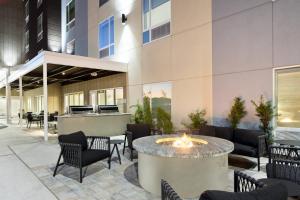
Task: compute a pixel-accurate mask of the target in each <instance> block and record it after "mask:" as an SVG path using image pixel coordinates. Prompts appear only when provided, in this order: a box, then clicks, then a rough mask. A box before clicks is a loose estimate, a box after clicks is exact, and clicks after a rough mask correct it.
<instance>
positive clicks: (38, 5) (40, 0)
mask: <svg viewBox="0 0 300 200" xmlns="http://www.w3.org/2000/svg"><path fill="white" fill-rule="evenodd" d="M42 4H43V0H37V8H39V7H40V6H41V5H42Z"/></svg>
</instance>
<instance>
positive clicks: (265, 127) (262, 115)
mask: <svg viewBox="0 0 300 200" xmlns="http://www.w3.org/2000/svg"><path fill="white" fill-rule="evenodd" d="M251 102H252V104H253V105H254V106H255V110H256V116H257V117H258V118H259V120H260V126H259V128H260V129H261V130H262V131H263V132H265V133H266V135H267V140H268V143H269V144H272V143H273V139H274V135H273V126H272V123H271V121H272V119H273V117H276V116H277V114H276V113H275V109H274V107H273V106H272V102H271V101H265V100H264V97H263V96H262V95H261V96H260V101H259V102H255V101H253V100H252V101H251Z"/></svg>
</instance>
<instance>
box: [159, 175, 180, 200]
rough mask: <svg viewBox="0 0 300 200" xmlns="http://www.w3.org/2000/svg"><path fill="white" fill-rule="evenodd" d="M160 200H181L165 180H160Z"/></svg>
mask: <svg viewBox="0 0 300 200" xmlns="http://www.w3.org/2000/svg"><path fill="white" fill-rule="evenodd" d="M161 200H182V199H181V198H180V196H179V195H178V194H177V193H176V192H175V191H174V189H173V188H172V187H171V186H170V185H169V183H168V182H167V181H165V180H163V179H162V180H161Z"/></svg>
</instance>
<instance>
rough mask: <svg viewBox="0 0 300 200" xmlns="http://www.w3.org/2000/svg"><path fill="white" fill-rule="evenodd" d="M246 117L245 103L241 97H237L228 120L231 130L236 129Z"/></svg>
mask: <svg viewBox="0 0 300 200" xmlns="http://www.w3.org/2000/svg"><path fill="white" fill-rule="evenodd" d="M246 115H247V111H246V109H245V101H244V100H242V98H241V97H235V98H234V101H233V105H232V106H231V109H230V112H229V114H228V118H227V120H228V121H229V123H230V125H231V128H233V129H236V128H237V127H238V125H239V123H240V121H241V119H242V118H243V117H245V116H246Z"/></svg>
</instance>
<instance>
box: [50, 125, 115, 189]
mask: <svg viewBox="0 0 300 200" xmlns="http://www.w3.org/2000/svg"><path fill="white" fill-rule="evenodd" d="M58 140H59V144H60V147H61V152H60V154H59V157H58V161H57V164H56V167H55V169H54V173H53V176H55V175H56V172H57V168H58V167H59V166H61V165H64V164H65V165H69V166H72V167H76V168H79V170H80V183H82V178H83V174H82V168H83V167H87V166H88V165H90V164H93V163H95V162H98V161H100V160H103V159H106V158H108V168H109V169H110V162H111V155H110V138H109V137H104V136H101V137H96V136H85V135H84V133H83V132H81V131H79V132H76V133H72V134H69V135H60V136H59V137H58ZM61 157H63V160H64V162H63V163H60V159H61Z"/></svg>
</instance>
